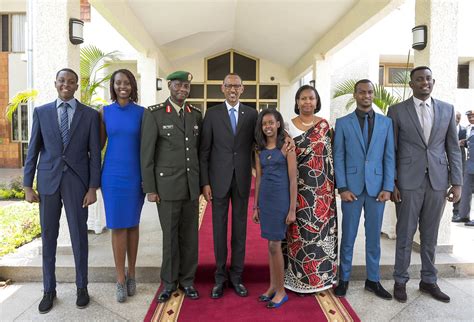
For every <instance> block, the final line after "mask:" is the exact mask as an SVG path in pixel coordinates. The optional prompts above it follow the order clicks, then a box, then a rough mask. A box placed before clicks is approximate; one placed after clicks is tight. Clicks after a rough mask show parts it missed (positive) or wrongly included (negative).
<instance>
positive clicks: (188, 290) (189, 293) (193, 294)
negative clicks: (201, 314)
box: [180, 285, 199, 300]
mask: <svg viewBox="0 0 474 322" xmlns="http://www.w3.org/2000/svg"><path fill="white" fill-rule="evenodd" d="M180 289H181V290H182V291H183V292H184V296H186V297H187V298H189V299H191V300H197V299H198V298H199V292H198V291H197V290H196V289H195V288H194V286H192V285H191V286H180Z"/></svg>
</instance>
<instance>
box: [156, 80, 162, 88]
mask: <svg viewBox="0 0 474 322" xmlns="http://www.w3.org/2000/svg"><path fill="white" fill-rule="evenodd" d="M162 89H163V79H161V78H157V79H156V90H157V91H161V90H162Z"/></svg>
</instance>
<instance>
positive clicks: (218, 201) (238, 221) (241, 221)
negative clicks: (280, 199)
mask: <svg viewBox="0 0 474 322" xmlns="http://www.w3.org/2000/svg"><path fill="white" fill-rule="evenodd" d="M229 201H230V202H231V203H232V230H231V231H232V237H231V251H232V253H231V260H230V269H229V277H230V280H231V282H232V283H234V284H238V283H240V282H241V277H242V272H243V271H244V260H245V240H246V236H247V207H248V197H242V196H241V195H240V194H239V189H238V187H237V182H236V180H235V173H234V176H233V178H232V183H231V186H230V189H229V191H228V192H227V194H226V195H225V197H224V198H213V199H212V231H213V237H214V256H215V258H216V272H215V281H216V283H224V282H225V281H226V280H227V272H226V263H227V223H228V218H229V215H228V214H229Z"/></svg>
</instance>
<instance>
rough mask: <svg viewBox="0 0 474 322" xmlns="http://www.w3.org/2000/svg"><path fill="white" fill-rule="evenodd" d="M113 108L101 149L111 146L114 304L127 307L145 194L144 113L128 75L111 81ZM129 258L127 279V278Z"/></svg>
mask: <svg viewBox="0 0 474 322" xmlns="http://www.w3.org/2000/svg"><path fill="white" fill-rule="evenodd" d="M110 97H111V98H112V100H113V101H114V103H113V104H111V105H108V106H105V107H104V108H103V109H102V110H101V112H100V115H101V121H102V122H101V144H102V148H103V147H104V146H105V143H106V141H107V148H106V151H105V158H104V164H103V167H102V183H101V189H102V195H103V197H104V205H105V217H106V224H107V228H109V229H111V230H112V249H113V252H114V260H115V269H116V274H117V284H116V298H117V301H118V302H124V301H125V300H126V298H127V295H128V296H132V295H134V294H135V292H136V282H135V263H136V260H137V252H138V239H139V229H138V225H139V223H140V214H141V211H142V207H143V201H144V197H145V196H144V194H143V191H142V187H141V182H142V180H141V174H140V132H141V122H142V115H143V112H144V108H143V107H141V106H139V105H137V104H136V102H137V101H138V90H137V82H136V80H135V77H134V76H133V74H132V73H131V72H130V71H129V70H127V69H119V70H117V71H115V72H114V73H113V74H112V77H111V79H110ZM125 258H127V260H128V273H125Z"/></svg>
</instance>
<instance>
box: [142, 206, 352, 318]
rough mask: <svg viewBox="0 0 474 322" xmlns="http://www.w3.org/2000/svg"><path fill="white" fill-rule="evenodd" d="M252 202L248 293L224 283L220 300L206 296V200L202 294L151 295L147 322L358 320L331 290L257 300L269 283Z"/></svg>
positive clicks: (209, 279)
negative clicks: (271, 304)
mask: <svg viewBox="0 0 474 322" xmlns="http://www.w3.org/2000/svg"><path fill="white" fill-rule="evenodd" d="M251 199H252V198H251ZM252 205H253V200H250V201H249V212H248V213H249V217H248V226H247V248H246V258H245V271H244V276H243V282H244V284H245V286H246V287H247V288H248V291H249V296H248V297H244V298H242V297H239V296H237V295H236V294H235V293H234V291H233V289H230V288H227V289H225V292H224V297H222V298H221V299H217V300H213V299H211V298H210V293H211V289H212V287H213V285H214V270H215V266H214V264H215V263H214V250H213V238H212V218H211V216H212V214H211V205H210V204H208V206H207V208H206V211H205V214H204V218H203V221H202V224H201V228H200V232H199V267H198V271H197V274H196V280H195V287H196V289H197V290H198V291H199V292H200V296H201V297H200V299H199V300H195V301H192V300H188V299H184V300H183V295H182V292H181V291H177V292H176V293H175V294H174V298H173V299H171V300H170V301H168V302H167V303H166V304H165V305H162V304H161V305H157V303H156V302H155V301H154V300H153V301H152V303H151V305H150V308H149V310H148V313H147V315H146V316H145V321H184V322H186V321H193V322H197V321H336V320H337V321H360V320H359V318H358V317H357V315H356V313H355V312H354V310H353V309H352V308H351V306H350V305H349V304H348V303H347V301H346V300H345V299H340V300H339V299H338V298H336V297H335V296H334V295H333V293H332V291H331V290H330V291H324V292H321V293H318V295H316V296H306V297H299V296H297V295H295V294H294V293H293V292H291V291H288V296H289V301H288V302H287V303H285V304H284V305H283V306H282V307H281V308H279V309H272V310H270V309H267V308H265V304H264V303H259V302H258V301H257V297H258V296H259V295H260V294H261V293H263V292H264V291H265V290H266V289H267V287H268V283H269V269H268V253H267V241H266V240H264V239H262V238H261V237H260V227H259V225H256V224H254V223H253V222H252V220H251V206H252ZM230 222H231V220H230V218H229V223H230ZM228 238H229V239H230V232H229V234H228ZM229 250H230V245H229ZM229 257H230V254H229Z"/></svg>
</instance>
